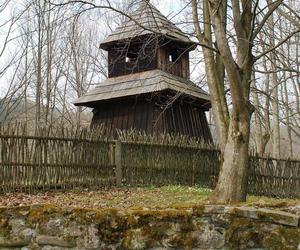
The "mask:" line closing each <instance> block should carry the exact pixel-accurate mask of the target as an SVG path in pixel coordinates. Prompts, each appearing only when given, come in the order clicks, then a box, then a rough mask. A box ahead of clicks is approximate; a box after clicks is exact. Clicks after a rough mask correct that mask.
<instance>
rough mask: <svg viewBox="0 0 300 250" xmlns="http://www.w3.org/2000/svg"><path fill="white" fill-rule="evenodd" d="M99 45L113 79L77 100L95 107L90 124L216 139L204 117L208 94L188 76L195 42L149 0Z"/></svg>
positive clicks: (207, 106)
mask: <svg viewBox="0 0 300 250" xmlns="http://www.w3.org/2000/svg"><path fill="white" fill-rule="evenodd" d="M130 16H131V18H130V19H128V20H127V21H125V22H124V23H123V24H122V25H121V26H120V27H118V28H117V29H116V30H115V32H113V33H112V34H111V35H109V36H108V37H107V38H106V39H105V40H104V41H103V42H102V43H101V45H100V47H101V48H102V49H104V50H106V51H107V52H108V79H107V80H105V81H104V82H102V83H101V84H99V85H98V86H97V87H96V88H95V89H93V90H92V91H90V92H88V93H87V94H85V95H84V96H82V97H81V98H79V99H78V100H76V102H75V105H77V106H86V107H91V108H93V109H94V110H93V113H94V115H93V119H92V124H91V126H95V125H99V124H103V125H105V126H106V127H107V128H109V129H108V130H109V133H110V134H111V135H114V133H115V130H116V129H122V130H129V129H132V128H134V129H136V130H140V131H145V132H146V133H148V134H155V133H156V134H157V133H176V134H184V135H189V136H192V137H198V138H202V139H204V140H205V141H207V142H211V140H212V139H211V133H210V130H209V126H208V122H207V119H206V116H205V111H207V110H208V109H209V108H210V98H209V95H208V94H207V93H206V92H205V91H203V90H202V89H201V88H200V87H199V86H197V85H195V84H194V83H193V82H191V81H190V80H189V78H190V70H189V52H190V51H191V50H194V49H195V47H196V46H195V44H194V43H193V42H192V41H191V40H190V39H189V38H188V37H187V36H186V35H185V34H184V33H183V32H182V31H181V30H180V29H178V28H177V27H176V26H175V25H174V24H172V23H171V22H170V21H169V20H168V19H167V18H166V17H165V16H163V15H162V14H161V13H160V12H159V11H158V10H157V9H156V8H155V7H154V6H153V5H151V4H150V3H149V1H146V0H144V1H141V3H140V5H139V7H138V8H137V10H136V11H134V12H133V13H132V14H131V15H130Z"/></svg>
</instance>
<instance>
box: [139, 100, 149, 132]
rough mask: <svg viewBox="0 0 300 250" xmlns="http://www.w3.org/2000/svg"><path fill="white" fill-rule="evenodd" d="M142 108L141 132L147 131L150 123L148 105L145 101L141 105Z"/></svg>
mask: <svg viewBox="0 0 300 250" xmlns="http://www.w3.org/2000/svg"><path fill="white" fill-rule="evenodd" d="M140 107H141V123H140V130H141V131H147V122H148V103H147V102H145V101H143V102H141V104H140Z"/></svg>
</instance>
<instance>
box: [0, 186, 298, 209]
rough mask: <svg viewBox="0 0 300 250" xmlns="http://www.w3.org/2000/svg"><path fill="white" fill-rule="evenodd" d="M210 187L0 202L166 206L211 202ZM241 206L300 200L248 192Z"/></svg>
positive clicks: (0, 202)
mask: <svg viewBox="0 0 300 250" xmlns="http://www.w3.org/2000/svg"><path fill="white" fill-rule="evenodd" d="M211 192H212V191H211V190H209V189H205V188H200V187H182V186H165V187H143V188H120V189H117V188H112V189H103V190H98V191H89V190H80V191H79V190H77V191H76V190H75V191H68V192H60V191H51V192H40V193H35V194H27V193H13V194H2V195H1V196H0V206H27V205H34V204H39V205H43V204H55V205H57V206H59V207H80V208H116V209H127V208H138V207H148V208H167V207H173V208H175V207H190V206H194V205H199V204H208V203H209V200H208V197H209V195H210V194H211ZM236 205H241V206H253V207H266V208H273V209H279V210H282V211H287V212H292V213H295V214H299V215H300V200H296V199H295V200H293V199H275V198H267V197H257V196H249V197H248V200H247V202H246V203H241V204H236Z"/></svg>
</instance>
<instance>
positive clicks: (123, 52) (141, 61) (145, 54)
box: [108, 44, 157, 77]
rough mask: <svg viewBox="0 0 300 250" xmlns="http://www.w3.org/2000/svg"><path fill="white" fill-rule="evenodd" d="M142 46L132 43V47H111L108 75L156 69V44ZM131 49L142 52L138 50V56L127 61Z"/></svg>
mask: <svg viewBox="0 0 300 250" xmlns="http://www.w3.org/2000/svg"><path fill="white" fill-rule="evenodd" d="M131 46H132V47H131ZM135 46H136V47H135ZM140 46H141V45H139V44H136V45H130V48H129V47H126V46H125V45H123V46H121V45H120V46H117V45H116V46H114V47H111V48H110V50H109V51H108V76H109V77H116V76H121V75H127V74H132V73H137V72H143V71H146V70H153V69H156V68H157V59H156V49H155V46H156V45H155V44H149V45H147V46H146V47H141V48H139V47H140ZM131 49H135V50H137V51H139V50H140V52H136V53H138V58H137V59H136V60H132V61H131V62H126V57H127V56H129V55H128V53H129V52H130V50H131Z"/></svg>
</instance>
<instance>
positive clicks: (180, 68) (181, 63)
mask: <svg viewBox="0 0 300 250" xmlns="http://www.w3.org/2000/svg"><path fill="white" fill-rule="evenodd" d="M171 50H172V48H171V47H168V46H163V47H160V48H159V49H158V51H157V67H158V68H159V69H161V70H163V71H166V72H168V73H170V74H173V75H176V76H180V77H182V78H185V79H189V78H190V69H189V52H187V51H186V52H181V53H180V52H179V53H180V54H179V58H178V60H177V61H176V62H170V60H169V56H170V52H171Z"/></svg>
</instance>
